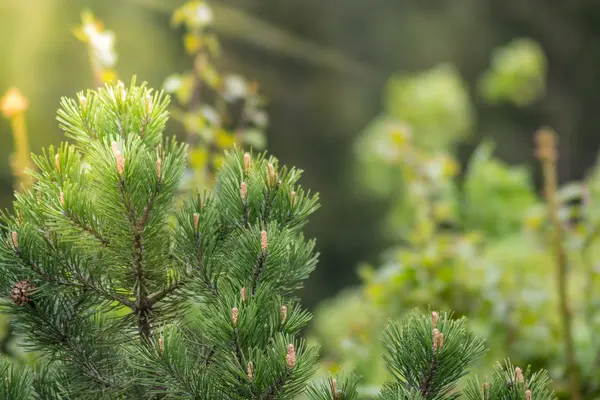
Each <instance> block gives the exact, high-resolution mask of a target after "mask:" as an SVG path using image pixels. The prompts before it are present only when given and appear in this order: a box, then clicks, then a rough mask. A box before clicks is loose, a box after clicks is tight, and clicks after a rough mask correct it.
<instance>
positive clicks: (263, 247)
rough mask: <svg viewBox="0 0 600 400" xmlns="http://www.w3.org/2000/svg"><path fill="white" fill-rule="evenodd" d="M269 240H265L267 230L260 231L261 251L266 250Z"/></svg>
mask: <svg viewBox="0 0 600 400" xmlns="http://www.w3.org/2000/svg"><path fill="white" fill-rule="evenodd" d="M268 244H269V242H268V241H267V231H262V232H261V233H260V248H261V250H263V251H266V250H267V246H268Z"/></svg>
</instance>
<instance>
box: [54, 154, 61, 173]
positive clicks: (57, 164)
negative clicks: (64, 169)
mask: <svg viewBox="0 0 600 400" xmlns="http://www.w3.org/2000/svg"><path fill="white" fill-rule="evenodd" d="M54 163H55V164H56V169H57V170H58V172H60V156H59V155H58V154H57V155H55V156H54Z"/></svg>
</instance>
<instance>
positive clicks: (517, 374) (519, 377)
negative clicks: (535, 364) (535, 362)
mask: <svg viewBox="0 0 600 400" xmlns="http://www.w3.org/2000/svg"><path fill="white" fill-rule="evenodd" d="M515 380H516V381H517V382H521V383H523V381H524V379H523V371H521V368H519V367H517V368H515Z"/></svg>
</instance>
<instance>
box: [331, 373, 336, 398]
mask: <svg viewBox="0 0 600 400" xmlns="http://www.w3.org/2000/svg"><path fill="white" fill-rule="evenodd" d="M337 394H338V392H337V379H335V378H333V379H332V380H331V397H332V398H333V400H336V399H337Z"/></svg>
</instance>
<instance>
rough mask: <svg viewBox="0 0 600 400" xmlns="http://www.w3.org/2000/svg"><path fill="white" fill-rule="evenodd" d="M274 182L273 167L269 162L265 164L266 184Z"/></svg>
mask: <svg viewBox="0 0 600 400" xmlns="http://www.w3.org/2000/svg"><path fill="white" fill-rule="evenodd" d="M274 183H275V167H273V164H271V163H269V165H268V166H267V184H268V185H272V184H274Z"/></svg>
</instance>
